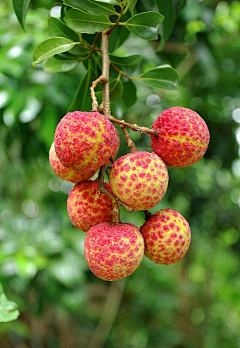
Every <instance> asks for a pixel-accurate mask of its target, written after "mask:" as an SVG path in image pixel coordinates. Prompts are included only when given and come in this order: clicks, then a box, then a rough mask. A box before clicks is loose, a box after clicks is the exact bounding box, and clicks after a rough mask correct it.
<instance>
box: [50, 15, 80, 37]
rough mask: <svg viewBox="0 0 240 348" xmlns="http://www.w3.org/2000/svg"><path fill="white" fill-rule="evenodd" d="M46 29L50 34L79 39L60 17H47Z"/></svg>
mask: <svg viewBox="0 0 240 348" xmlns="http://www.w3.org/2000/svg"><path fill="white" fill-rule="evenodd" d="M48 31H49V34H50V36H58V37H65V38H66V39H70V40H72V41H75V42H77V41H79V37H78V35H77V34H76V33H75V31H73V30H72V29H70V28H69V27H68V26H67V25H66V24H65V23H63V22H62V21H61V20H60V19H58V18H54V17H48Z"/></svg>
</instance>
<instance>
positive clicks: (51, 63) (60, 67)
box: [43, 58, 79, 73]
mask: <svg viewBox="0 0 240 348" xmlns="http://www.w3.org/2000/svg"><path fill="white" fill-rule="evenodd" d="M78 64H79V61H70V62H69V61H64V60H58V59H55V58H50V59H48V61H47V62H46V63H45V64H44V66H43V70H44V71H46V72H49V73H56V72H65V71H69V70H72V69H73V68H75V66H77V65H78Z"/></svg>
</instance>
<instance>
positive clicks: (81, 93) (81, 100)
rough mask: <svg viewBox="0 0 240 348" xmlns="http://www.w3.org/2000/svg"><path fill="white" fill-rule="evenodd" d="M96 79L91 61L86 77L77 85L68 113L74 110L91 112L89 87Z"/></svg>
mask: <svg viewBox="0 0 240 348" xmlns="http://www.w3.org/2000/svg"><path fill="white" fill-rule="evenodd" d="M96 78H97V76H96V74H95V72H94V70H93V68H92V61H91V60H89V61H88V70H87V72H86V75H85V76H84V77H83V78H82V80H81V81H80V83H79V86H78V89H77V92H76V94H75V97H74V100H73V102H72V104H71V105H70V106H69V108H68V112H70V111H75V110H82V111H90V110H92V99H91V97H90V86H91V85H92V81H94V80H95V79H96Z"/></svg>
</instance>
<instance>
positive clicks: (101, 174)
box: [98, 166, 133, 223]
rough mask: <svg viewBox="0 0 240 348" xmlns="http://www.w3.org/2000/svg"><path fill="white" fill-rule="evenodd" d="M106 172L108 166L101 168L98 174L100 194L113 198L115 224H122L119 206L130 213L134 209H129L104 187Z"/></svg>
mask: <svg viewBox="0 0 240 348" xmlns="http://www.w3.org/2000/svg"><path fill="white" fill-rule="evenodd" d="M105 170H106V166H102V167H100V170H99V173H98V193H105V194H106V195H108V196H109V197H111V198H112V202H113V223H119V222H120V209H119V206H120V205H121V206H123V207H124V208H125V209H126V210H127V211H128V212H129V213H132V212H133V209H132V208H131V207H129V206H128V205H127V204H125V203H124V202H122V201H120V199H118V198H117V197H115V196H114V195H113V194H112V193H111V192H109V191H108V189H107V188H106V187H105V186H104V173H105Z"/></svg>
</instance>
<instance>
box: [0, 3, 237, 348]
mask: <svg viewBox="0 0 240 348" xmlns="http://www.w3.org/2000/svg"><path fill="white" fill-rule="evenodd" d="M55 4H57V3H56V2H53V3H52V2H49V1H47V0H37V1H33V2H32V4H31V7H30V10H29V12H28V15H27V19H26V32H24V31H23V30H22V28H21V27H20V25H19V23H18V22H17V19H16V16H15V14H14V11H13V9H12V3H11V1H9V0H7V1H6V0H2V1H1V3H0V195H1V199H0V282H1V283H2V285H3V287H4V291H5V293H6V294H7V296H8V298H9V299H11V300H13V301H15V302H16V303H17V304H18V306H19V310H20V313H21V314H20V316H19V318H18V320H15V321H12V322H9V323H1V324H0V346H1V348H55V347H58V348H73V347H74V348H75V347H79V348H102V347H105V348H120V347H121V348H122V347H124V348H125V347H126V348H127V347H129V348H200V347H201V348H213V347H218V348H239V346H240V334H239V333H240V158H239V157H240V83H239V81H240V35H239V34H240V3H239V2H238V1H213V0H203V1H196V0H187V1H186V3H185V4H184V6H182V7H181V9H180V10H179V12H178V13H177V19H176V24H175V27H174V30H173V33H172V35H171V37H170V39H169V41H168V43H167V44H166V45H165V47H164V50H163V51H162V52H158V53H156V51H155V49H156V48H157V46H158V43H157V42H154V43H148V42H145V41H144V42H143V40H141V39H138V38H137V37H133V36H131V35H130V36H129V38H128V39H127V41H126V42H125V43H124V45H123V46H122V47H121V48H120V49H119V50H118V54H122V55H124V54H134V53H136V52H137V53H138V52H139V47H141V52H142V56H143V60H142V63H141V66H140V67H139V68H138V69H140V71H141V72H142V71H144V70H146V69H148V68H152V67H155V66H158V65H160V64H164V63H169V64H171V65H172V66H173V67H174V68H176V69H177V71H178V73H179V77H180V81H179V87H178V91H162V90H158V89H155V90H154V89H152V88H148V87H146V86H145V87H144V86H142V85H137V84H136V85H137V97H138V98H137V99H138V101H137V103H136V104H135V105H134V106H132V107H131V108H130V109H129V110H128V111H127V113H126V114H125V115H124V118H125V120H127V121H129V122H131V123H138V124H139V125H142V126H148V127H151V124H152V123H153V122H154V120H155V119H156V117H157V116H158V115H159V114H160V113H161V111H162V110H163V109H166V108H169V107H171V106H184V107H189V108H192V109H193V110H195V111H196V112H198V113H199V114H200V115H201V116H202V117H203V118H204V119H205V120H206V122H207V124H208V126H209V130H210V133H211V141H210V145H209V149H208V151H207V153H206V155H205V157H204V159H201V160H200V161H199V162H198V163H196V164H195V165H193V166H191V167H188V168H169V175H170V182H169V188H168V191H167V193H166V196H165V197H164V199H163V200H162V201H161V202H160V203H159V204H158V205H157V206H156V207H154V208H153V209H151V211H152V212H155V211H156V210H159V209H162V208H167V207H169V208H173V209H176V210H177V211H179V212H180V213H181V214H182V215H183V216H184V217H185V218H186V219H187V220H188V221H189V224H190V226H191V230H192V242H191V247H190V250H189V252H188V253H187V254H186V256H185V257H184V258H183V259H182V261H181V262H179V263H178V264H173V265H170V266H161V265H156V264H154V263H153V262H151V261H150V260H148V259H147V258H144V260H143V262H142V264H141V265H140V267H139V268H138V269H137V270H136V271H135V272H134V274H133V275H132V276H130V277H128V278H127V279H124V280H122V281H117V282H114V283H109V282H104V281H102V280H99V279H97V278H96V277H95V276H94V275H93V274H92V273H91V272H90V271H89V269H88V267H87V265H86V262H85V259H84V256H83V244H84V237H85V234H84V233H83V232H81V231H79V230H77V229H76V228H74V227H73V226H72V225H71V223H70V221H69V218H68V216H67V211H66V200H67V194H68V192H69V190H70V189H71V188H72V185H71V184H70V183H68V182H65V181H63V180H61V179H60V178H58V177H56V176H55V175H54V173H53V172H52V170H51V168H50V166H49V162H48V151H49V148H50V145H51V143H52V141H53V134H54V130H55V127H56V125H57V123H58V121H59V120H60V118H61V117H63V116H64V115H65V114H66V110H67V109H68V107H69V105H70V104H71V102H72V99H73V96H74V94H75V92H76V89H77V86H78V83H79V80H80V79H81V77H82V76H83V74H84V69H83V68H82V67H81V66H79V67H77V68H75V69H73V70H72V71H69V72H66V73H56V74H49V73H47V72H44V71H42V69H40V68H37V69H36V68H33V67H32V54H33V51H34V48H35V47H36V46H37V44H38V43H40V42H41V41H43V40H45V39H46V38H47V37H48V32H47V16H48V14H49V10H50V8H51V7H52V6H53V5H55ZM116 113H117V108H116ZM119 133H120V131H119ZM131 135H132V138H133V140H134V141H135V142H136V144H137V148H138V150H149V151H151V147H150V138H149V136H147V135H144V136H141V135H140V134H138V133H133V132H131ZM120 136H121V139H122V141H121V143H122V146H121V149H120V151H119V153H118V156H120V155H123V154H125V153H126V152H128V149H127V146H126V144H125V140H124V137H123V136H122V134H121V133H120ZM121 218H122V221H128V222H131V223H133V224H135V225H136V226H138V227H140V226H141V225H142V223H143V222H144V214H143V213H141V212H134V213H133V214H129V213H127V212H125V211H124V209H123V210H122V213H121Z"/></svg>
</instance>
